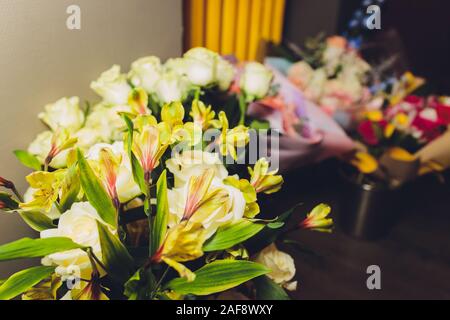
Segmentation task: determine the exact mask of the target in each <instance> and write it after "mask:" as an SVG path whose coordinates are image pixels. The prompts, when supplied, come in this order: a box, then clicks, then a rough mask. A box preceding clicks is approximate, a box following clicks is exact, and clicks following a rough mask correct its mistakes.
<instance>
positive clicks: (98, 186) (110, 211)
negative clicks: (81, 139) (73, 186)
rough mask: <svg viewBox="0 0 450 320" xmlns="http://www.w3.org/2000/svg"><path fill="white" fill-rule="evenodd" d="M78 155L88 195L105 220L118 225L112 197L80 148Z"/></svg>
mask: <svg viewBox="0 0 450 320" xmlns="http://www.w3.org/2000/svg"><path fill="white" fill-rule="evenodd" d="M77 155H78V171H79V175H80V180H81V185H82V187H83V190H84V193H85V194H86V197H87V198H88V200H89V202H90V203H91V205H92V206H93V207H94V208H95V209H96V210H97V213H98V215H99V216H100V217H101V218H102V219H103V221H105V222H106V223H109V224H110V225H111V226H114V227H117V217H116V209H115V207H114V204H113V202H112V200H111V198H110V197H109V195H108V193H107V192H106V190H105V188H104V187H103V185H102V183H101V182H100V181H99V179H98V178H97V176H96V175H95V174H94V171H93V170H92V168H91V167H90V165H89V163H88V162H87V161H86V159H84V156H83V154H82V153H81V151H80V150H78V151H77Z"/></svg>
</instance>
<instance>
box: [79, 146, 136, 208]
mask: <svg viewBox="0 0 450 320" xmlns="http://www.w3.org/2000/svg"><path fill="white" fill-rule="evenodd" d="M103 148H108V149H110V150H111V151H112V152H113V153H114V154H115V155H120V156H121V157H122V162H121V163H120V166H119V172H118V173H117V181H116V189H117V195H118V196H119V200H120V202H121V203H125V202H128V201H130V200H132V199H134V198H136V197H137V196H138V195H140V194H141V193H142V192H141V190H140V189H139V186H138V185H137V184H136V182H135V181H134V179H133V173H132V169H131V162H130V158H129V157H128V154H127V152H126V151H125V147H124V144H123V142H122V141H117V142H114V143H113V144H106V143H98V144H96V145H94V146H92V147H91V148H90V149H89V151H88V153H87V159H89V160H94V161H98V160H99V157H100V151H101V150H102V149H103Z"/></svg>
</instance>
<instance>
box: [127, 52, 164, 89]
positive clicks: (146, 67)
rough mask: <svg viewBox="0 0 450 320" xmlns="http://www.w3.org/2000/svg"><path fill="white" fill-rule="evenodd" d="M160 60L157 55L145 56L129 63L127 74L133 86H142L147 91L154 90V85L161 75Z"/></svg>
mask: <svg viewBox="0 0 450 320" xmlns="http://www.w3.org/2000/svg"><path fill="white" fill-rule="evenodd" d="M161 70H162V67H161V61H160V60H159V58H158V57H154V56H151V57H145V58H141V59H138V60H136V61H134V62H133V63H132V64H131V71H130V72H129V74H128V77H129V79H130V80H131V83H132V84H133V85H134V86H135V87H142V88H143V89H144V90H145V91H147V92H148V93H151V92H153V91H154V86H155V84H156V82H157V81H158V79H159V77H160V75H161Z"/></svg>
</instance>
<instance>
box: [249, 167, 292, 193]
mask: <svg viewBox="0 0 450 320" xmlns="http://www.w3.org/2000/svg"><path fill="white" fill-rule="evenodd" d="M248 172H249V173H250V176H251V179H250V183H251V184H252V186H253V187H254V188H255V190H256V192H257V193H260V192H264V193H265V194H271V193H274V192H277V191H279V190H280V189H281V186H282V185H283V182H284V180H283V177H282V176H280V175H277V174H276V173H277V172H278V170H274V171H270V172H269V162H268V161H267V160H266V159H265V158H261V159H259V160H258V161H257V162H256V163H255V166H254V168H253V169H252V168H250V167H248Z"/></svg>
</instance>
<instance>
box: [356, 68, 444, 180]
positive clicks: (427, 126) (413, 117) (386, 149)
mask: <svg viewBox="0 0 450 320" xmlns="http://www.w3.org/2000/svg"><path fill="white" fill-rule="evenodd" d="M423 83H424V80H423V79H421V78H417V77H415V76H414V75H412V74H411V73H409V72H407V73H405V74H404V75H403V76H402V77H401V78H400V79H399V80H398V81H397V82H395V84H394V85H393V87H392V88H391V92H390V93H389V94H386V93H383V94H381V95H379V96H377V97H375V98H374V100H373V101H372V102H371V103H370V104H369V106H368V111H366V112H364V114H363V116H362V119H361V121H360V123H359V125H358V128H357V135H356V136H357V140H359V141H360V142H361V144H360V151H359V152H357V153H356V154H355V155H354V158H352V159H351V163H352V164H354V165H355V166H356V167H357V168H358V169H359V171H360V172H361V173H362V174H365V175H366V178H367V179H369V180H371V179H372V180H373V179H375V180H381V181H384V182H387V183H388V184H389V185H391V186H398V185H400V184H402V183H404V182H406V181H408V180H411V179H414V178H415V177H417V176H418V175H423V174H426V173H429V172H440V171H442V170H444V169H445V168H446V167H447V166H448V165H450V162H449V158H450V155H449V150H448V147H447V146H448V143H449V142H450V140H449V139H450V133H449V131H448V130H447V129H448V127H449V125H450V104H449V99H448V98H447V97H436V96H429V97H420V96H416V95H411V93H412V92H413V91H415V90H416V89H417V88H418V87H420V86H421V85H422V84H423ZM362 177H363V176H361V178H362Z"/></svg>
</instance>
